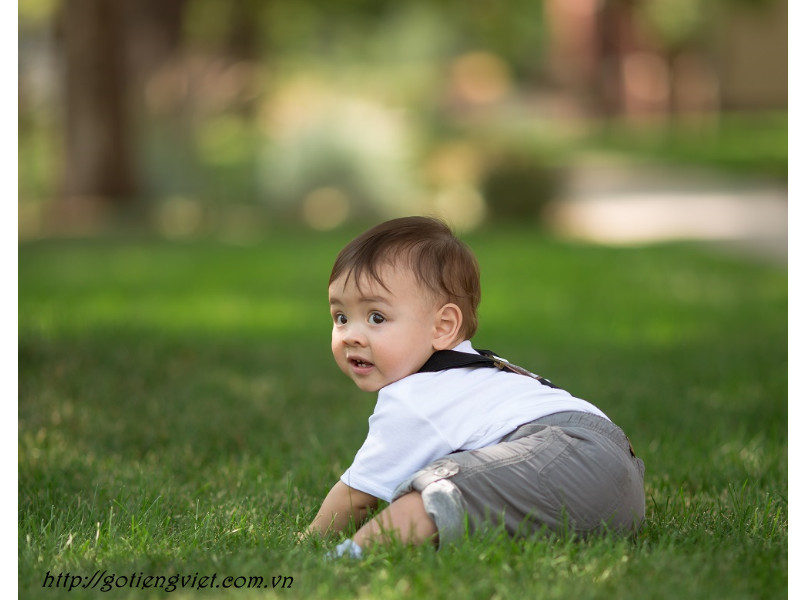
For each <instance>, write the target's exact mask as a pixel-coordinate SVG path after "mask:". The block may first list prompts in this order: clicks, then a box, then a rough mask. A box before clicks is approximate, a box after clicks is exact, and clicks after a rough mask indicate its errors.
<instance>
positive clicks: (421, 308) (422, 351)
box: [328, 265, 438, 392]
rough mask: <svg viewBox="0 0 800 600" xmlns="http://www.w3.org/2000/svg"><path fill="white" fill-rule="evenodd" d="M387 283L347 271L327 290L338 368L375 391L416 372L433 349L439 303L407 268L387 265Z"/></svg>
mask: <svg viewBox="0 0 800 600" xmlns="http://www.w3.org/2000/svg"><path fill="white" fill-rule="evenodd" d="M380 276H381V279H382V280H383V282H384V284H385V285H386V287H383V286H382V285H381V284H379V283H378V282H377V281H374V280H372V279H369V278H367V277H362V278H361V280H360V281H358V282H355V281H354V280H353V278H352V277H351V278H350V279H349V280H348V281H347V284H346V285H345V279H346V275H343V276H341V277H340V278H338V279H336V280H334V281H333V283H331V285H330V287H329V288H328V297H329V300H330V308H331V317H332V319H333V333H332V335H331V349H332V350H333V356H334V358H335V359H336V363H337V364H338V365H339V368H340V369H341V370H342V371H343V372H344V373H345V375H347V376H348V377H350V378H351V379H352V380H353V381H355V383H356V385H357V386H358V387H359V388H361V389H362V390H365V391H370V392H374V391H377V390H379V389H381V388H382V387H384V386H387V385H389V384H390V383H394V382H395V381H397V380H398V379H402V378H403V377H406V376H408V375H411V374H412V373H416V372H417V371H418V370H419V369H420V367H421V366H422V365H423V364H425V362H426V361H427V360H428V358H430V356H431V354H432V353H433V352H434V347H433V339H434V331H435V320H436V314H437V310H438V306H437V302H436V301H435V299H434V298H433V297H432V296H433V295H432V294H431V293H430V291H429V290H427V289H423V288H421V286H420V285H419V283H418V282H417V279H416V277H415V276H414V274H413V273H411V272H410V271H409V269H407V268H403V267H400V266H398V267H396V268H395V267H392V266H390V265H387V266H386V267H384V268H383V269H382V270H381V272H380Z"/></svg>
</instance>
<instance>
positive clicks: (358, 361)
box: [350, 358, 372, 369]
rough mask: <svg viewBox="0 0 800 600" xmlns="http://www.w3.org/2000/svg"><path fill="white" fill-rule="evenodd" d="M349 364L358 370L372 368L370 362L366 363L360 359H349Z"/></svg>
mask: <svg viewBox="0 0 800 600" xmlns="http://www.w3.org/2000/svg"><path fill="white" fill-rule="evenodd" d="M350 364H351V365H353V366H354V367H356V368H359V369H366V368H368V367H371V366H372V363H371V362H367V361H365V360H361V359H358V358H351V359H350Z"/></svg>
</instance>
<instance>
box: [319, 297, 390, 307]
mask: <svg viewBox="0 0 800 600" xmlns="http://www.w3.org/2000/svg"><path fill="white" fill-rule="evenodd" d="M358 303H359V304H377V303H380V304H389V300H388V299H387V298H384V297H383V296H374V297H373V296H370V297H368V298H359V299H358ZM330 304H331V305H333V304H340V305H341V304H344V303H343V302H342V301H341V300H339V299H338V298H336V297H333V298H331V299H330Z"/></svg>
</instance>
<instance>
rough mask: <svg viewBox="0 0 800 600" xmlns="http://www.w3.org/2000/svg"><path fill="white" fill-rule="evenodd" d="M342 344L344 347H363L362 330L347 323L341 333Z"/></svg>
mask: <svg viewBox="0 0 800 600" xmlns="http://www.w3.org/2000/svg"><path fill="white" fill-rule="evenodd" d="M342 343H343V344H344V345H345V346H364V345H365V344H366V337H365V336H364V332H363V329H362V328H361V327H358V326H357V325H355V324H350V323H348V324H347V326H346V327H344V329H343V331H342Z"/></svg>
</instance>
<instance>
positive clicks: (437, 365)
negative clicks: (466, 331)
mask: <svg viewBox="0 0 800 600" xmlns="http://www.w3.org/2000/svg"><path fill="white" fill-rule="evenodd" d="M476 351H477V352H478V354H472V353H470V352H457V351H456V350H439V351H437V352H434V353H433V354H432V355H431V357H430V358H429V359H428V361H427V362H426V363H425V364H424V365H422V368H420V370H419V371H418V372H419V373H431V372H435V371H444V370H446V369H460V368H464V367H495V368H496V369H501V370H503V371H509V372H511V373H516V374H518V375H526V376H528V377H533V378H534V379H536V380H537V381H538V382H539V383H541V384H542V385H546V386H548V387H551V388H555V389H558V387H557V386H555V385H553V384H552V383H551V382H550V381H548V380H547V379H545V378H544V377H539V376H538V375H534V374H533V373H531V372H530V371H527V370H526V369H523V368H522V367H518V366H516V365H512V364H511V363H510V362H508V361H506V360H503V359H502V358H500V357H499V356H497V355H496V354H495V353H494V352H492V351H491V350H478V349H477V348H476Z"/></svg>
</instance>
